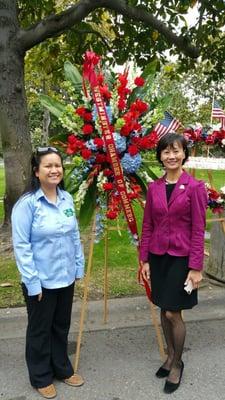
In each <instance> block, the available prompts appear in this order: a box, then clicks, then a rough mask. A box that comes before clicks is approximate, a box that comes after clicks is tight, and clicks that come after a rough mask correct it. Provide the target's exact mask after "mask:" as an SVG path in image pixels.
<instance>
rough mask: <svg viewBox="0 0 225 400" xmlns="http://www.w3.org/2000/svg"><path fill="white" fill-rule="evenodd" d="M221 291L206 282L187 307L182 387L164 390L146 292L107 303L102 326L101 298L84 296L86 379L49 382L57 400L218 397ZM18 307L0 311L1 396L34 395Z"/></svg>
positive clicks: (222, 384)
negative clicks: (77, 383)
mask: <svg viewBox="0 0 225 400" xmlns="http://www.w3.org/2000/svg"><path fill="white" fill-rule="evenodd" d="M224 305H225V290H224V289H222V288H211V287H210V286H208V287H207V288H205V289H204V290H202V292H200V303H199V306H198V307H196V308H195V309H193V310H191V311H188V312H185V313H184V319H185V320H186V321H187V339H186V343H185V351H184V356H183V361H184V364H185V368H184V375H183V379H182V384H181V386H180V388H179V389H178V390H177V392H175V393H174V394H172V395H166V394H164V393H163V385H164V380H159V379H157V378H156V377H155V376H154V373H155V371H156V370H157V369H158V367H159V365H160V363H161V361H160V356H159V351H158V346H157V340H156V334H155V330H154V327H153V325H152V323H151V320H150V317H149V307H148V303H147V300H146V299H145V298H144V297H139V298H127V299H117V300H110V301H109V323H108V324H107V325H103V324H102V306H103V304H102V302H101V301H99V302H90V303H89V305H88V313H87V318H86V324H85V332H84V334H83V341H82V348H81V355H80V363H79V372H80V373H81V374H82V375H83V376H84V378H85V385H84V386H82V387H81V388H73V387H69V386H67V385H65V384H64V383H62V382H57V381H56V382H55V385H56V388H57V392H58V396H57V399H59V400H70V399H71V400H72V399H73V400H76V399H79V400H128V399H129V400H151V399H154V400H155V399H157V400H161V399H166V398H167V396H170V398H171V397H172V398H173V399H182V400H190V399H192V400H224V399H225V374H224V370H225V307H224ZM78 315H79V304H78V305H77V310H76V306H74V313H73V322H72V325H71V333H70V341H69V353H70V355H71V359H72V361H73V359H74V351H75V340H76V337H77V326H78V325H79V323H78V322H79V321H78V322H77V321H76V320H77V319H79V318H78ZM25 327H26V313H25V310H24V309H13V310H10V309H8V310H6V309H5V310H2V311H0V400H1V399H4V400H35V399H40V398H41V397H40V395H39V394H38V393H37V392H36V391H35V390H34V389H32V388H31V386H30V384H29V381H28V376H27V370H26V366H25V361H24V332H25Z"/></svg>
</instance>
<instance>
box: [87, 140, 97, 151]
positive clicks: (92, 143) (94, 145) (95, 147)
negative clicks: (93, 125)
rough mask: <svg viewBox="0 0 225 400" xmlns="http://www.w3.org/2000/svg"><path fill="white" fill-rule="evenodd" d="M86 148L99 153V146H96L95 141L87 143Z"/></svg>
mask: <svg viewBox="0 0 225 400" xmlns="http://www.w3.org/2000/svg"><path fill="white" fill-rule="evenodd" d="M85 144H86V147H87V148H88V149H90V150H92V151H97V146H96V144H94V141H93V139H90V140H88V141H87V142H86V143H85Z"/></svg>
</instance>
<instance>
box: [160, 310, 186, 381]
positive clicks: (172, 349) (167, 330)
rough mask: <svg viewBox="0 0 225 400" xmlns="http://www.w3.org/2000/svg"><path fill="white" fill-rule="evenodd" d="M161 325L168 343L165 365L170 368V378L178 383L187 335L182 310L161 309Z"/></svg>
mask: <svg viewBox="0 0 225 400" xmlns="http://www.w3.org/2000/svg"><path fill="white" fill-rule="evenodd" d="M161 325H162V329H163V333H164V336H165V340H166V344H167V360H166V361H165V363H164V364H163V367H164V368H166V369H168V370H170V375H169V380H170V381H171V382H174V383H177V382H178V380H179V376H180V368H181V358H182V353H183V349H184V341H185V336H186V328H185V323H184V321H183V318H182V315H181V311H165V310H161Z"/></svg>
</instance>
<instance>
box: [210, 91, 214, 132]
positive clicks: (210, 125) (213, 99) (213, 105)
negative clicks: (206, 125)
mask: <svg viewBox="0 0 225 400" xmlns="http://www.w3.org/2000/svg"><path fill="white" fill-rule="evenodd" d="M214 100H215V89H213V97H212V110H211V121H210V126H212V119H213V106H214Z"/></svg>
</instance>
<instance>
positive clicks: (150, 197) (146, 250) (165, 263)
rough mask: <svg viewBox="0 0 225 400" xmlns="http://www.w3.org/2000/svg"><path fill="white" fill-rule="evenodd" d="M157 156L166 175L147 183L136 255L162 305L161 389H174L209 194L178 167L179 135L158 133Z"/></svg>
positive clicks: (182, 155) (182, 154)
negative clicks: (184, 312)
mask: <svg viewBox="0 0 225 400" xmlns="http://www.w3.org/2000/svg"><path fill="white" fill-rule="evenodd" d="M156 155H157V159H158V161H159V162H161V163H162V165H163V166H164V168H165V175H164V176H163V177H162V178H160V179H157V180H156V181H154V182H153V183H150V185H149V188H148V194H147V200H146V205H145V211H144V219H143V227H142V237H141V245H140V260H141V264H142V275H143V278H144V279H147V280H150V284H151V289H152V301H153V303H154V304H156V305H157V306H159V307H160V308H161V325H162V329H163V333H164V336H165V340H166V344H167V359H166V361H165V362H164V364H163V365H162V366H161V367H160V368H159V370H158V371H157V372H156V376H157V377H158V378H163V377H167V380H166V382H165V386H164V392H165V393H172V392H174V391H175V390H176V389H177V388H178V387H179V385H180V381H181V377H182V373H183V369H184V363H183V361H182V353H183V347H184V341H185V334H186V330H185V324H184V321H183V319H182V315H181V311H182V310H183V309H190V308H192V307H193V306H195V305H196V304H197V288H198V285H199V282H200V281H201V280H202V273H201V270H202V268H203V256H204V230H205V215H206V207H207V194H206V190H205V185H204V183H203V182H202V181H198V180H196V179H195V178H193V177H192V176H190V175H188V174H187V173H186V172H185V171H183V169H182V165H183V164H184V162H185V161H186V160H187V158H188V148H187V142H186V140H185V139H184V137H183V136H182V135H179V134H176V133H169V134H167V135H166V136H164V137H163V138H161V139H160V141H159V143H158V146H157V150H156ZM187 283H188V284H189V285H190V284H191V285H192V287H193V291H192V292H191V294H188V293H187V292H186V291H185V290H184V287H185V286H184V285H185V284H187Z"/></svg>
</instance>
